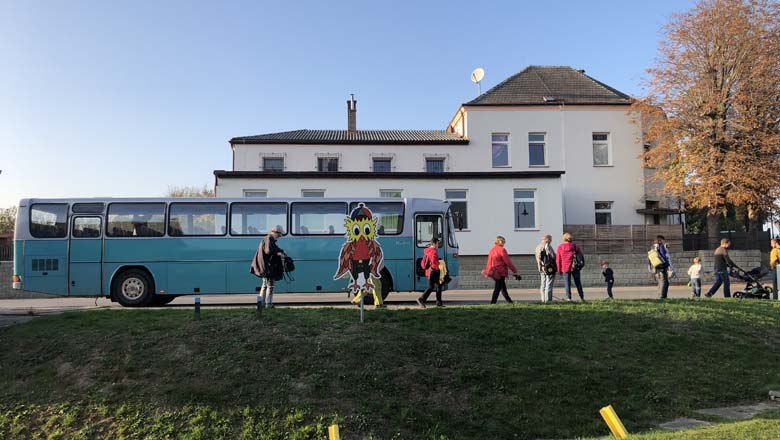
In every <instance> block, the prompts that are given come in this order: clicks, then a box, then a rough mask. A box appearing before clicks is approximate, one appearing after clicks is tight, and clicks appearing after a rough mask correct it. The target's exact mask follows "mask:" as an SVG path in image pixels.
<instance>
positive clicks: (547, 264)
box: [539, 249, 558, 275]
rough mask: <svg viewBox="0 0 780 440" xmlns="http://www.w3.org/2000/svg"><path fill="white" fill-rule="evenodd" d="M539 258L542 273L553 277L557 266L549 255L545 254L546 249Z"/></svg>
mask: <svg viewBox="0 0 780 440" xmlns="http://www.w3.org/2000/svg"><path fill="white" fill-rule="evenodd" d="M539 257H540V260H541V263H542V271H544V273H545V274H546V275H555V273H556V272H558V266H557V265H556V264H555V259H554V258H552V257H550V254H548V253H547V250H546V249H545V250H543V251H542V253H541V254H540V255H539Z"/></svg>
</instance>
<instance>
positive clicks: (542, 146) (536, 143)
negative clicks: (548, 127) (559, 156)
mask: <svg viewBox="0 0 780 440" xmlns="http://www.w3.org/2000/svg"><path fill="white" fill-rule="evenodd" d="M546 137H547V133H528V166H532V167H543V166H546V165H547V154H546V151H547V140H546Z"/></svg>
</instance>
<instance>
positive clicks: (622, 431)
mask: <svg viewBox="0 0 780 440" xmlns="http://www.w3.org/2000/svg"><path fill="white" fill-rule="evenodd" d="M599 413H600V414H601V417H603V418H604V421H605V422H607V426H609V430H610V431H612V435H614V436H615V438H619V439H626V438H628V432H627V431H626V427H625V426H623V422H621V421H620V417H618V415H617V413H616V412H615V410H614V409H613V408H612V405H607V406H605V407H604V408H601V409H600V410H599Z"/></svg>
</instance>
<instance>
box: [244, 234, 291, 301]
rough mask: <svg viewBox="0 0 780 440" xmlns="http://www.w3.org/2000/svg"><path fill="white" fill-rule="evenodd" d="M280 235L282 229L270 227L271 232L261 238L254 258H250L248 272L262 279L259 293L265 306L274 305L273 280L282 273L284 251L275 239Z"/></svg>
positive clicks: (278, 277)
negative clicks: (250, 264)
mask: <svg viewBox="0 0 780 440" xmlns="http://www.w3.org/2000/svg"><path fill="white" fill-rule="evenodd" d="M281 235H282V230H281V229H280V228H278V227H274V228H272V229H271V232H270V233H269V234H268V235H266V236H265V238H263V240H262V241H261V242H260V245H259V246H258V247H257V252H255V258H253V259H252V266H251V268H250V270H249V271H250V272H252V274H254V275H255V276H256V277H259V278H262V279H263V286H262V287H261V288H260V295H261V296H262V297H263V304H264V305H265V307H273V306H274V282H275V281H276V280H278V279H281V278H280V275H283V268H282V257H283V256H284V251H283V250H282V249H281V248H279V246H278V245H277V244H276V240H278V239H279V237H281Z"/></svg>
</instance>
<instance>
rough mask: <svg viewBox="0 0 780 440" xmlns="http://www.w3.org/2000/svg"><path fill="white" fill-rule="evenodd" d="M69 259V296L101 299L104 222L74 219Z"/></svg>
mask: <svg viewBox="0 0 780 440" xmlns="http://www.w3.org/2000/svg"><path fill="white" fill-rule="evenodd" d="M69 257H70V258H69V259H68V289H69V290H68V292H69V293H70V294H71V295H99V294H100V290H101V285H102V283H101V276H102V273H103V271H102V269H101V266H102V265H103V218H102V217H100V216H76V217H73V221H72V223H71V231H70V250H69Z"/></svg>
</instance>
